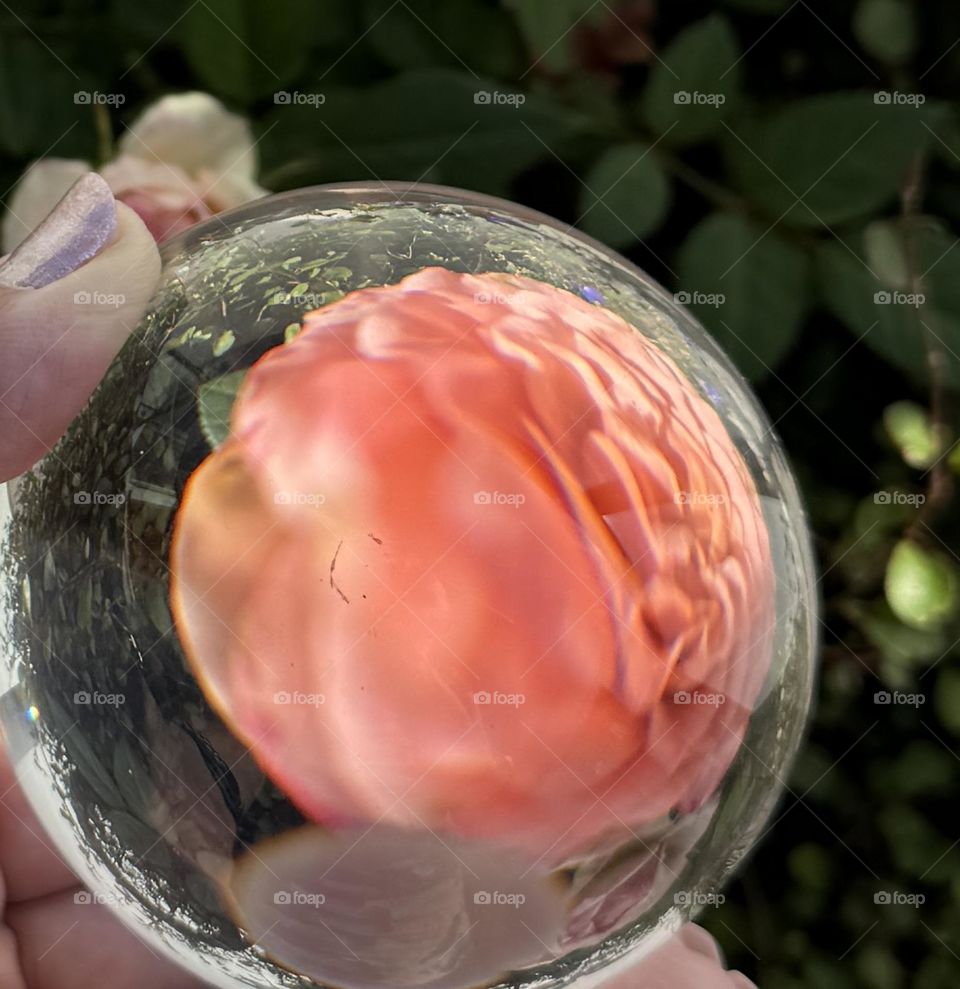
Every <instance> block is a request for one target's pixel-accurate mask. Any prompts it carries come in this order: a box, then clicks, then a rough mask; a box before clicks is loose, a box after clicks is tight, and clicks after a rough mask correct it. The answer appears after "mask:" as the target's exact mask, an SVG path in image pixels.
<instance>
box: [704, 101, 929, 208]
mask: <svg viewBox="0 0 960 989" xmlns="http://www.w3.org/2000/svg"><path fill="white" fill-rule="evenodd" d="M932 112H933V110H932V108H927V107H924V106H920V107H916V106H911V105H904V104H890V105H887V104H882V103H881V104H878V103H876V102H874V96H873V95H871V94H869V93H831V94H828V95H824V96H815V97H812V98H811V99H806V100H801V101H799V102H796V103H793V104H790V105H789V106H787V107H786V108H785V109H783V110H781V111H779V112H778V113H775V114H773V115H772V116H770V117H768V118H766V119H764V120H761V121H753V122H751V123H749V124H744V125H743V126H741V127H739V128H738V129H737V132H736V134H729V135H727V137H726V138H725V139H724V145H725V148H726V152H727V156H728V159H729V163H730V168H731V170H732V172H733V174H734V176H735V178H736V180H737V184H738V186H739V188H740V189H741V190H742V191H743V194H744V195H745V196H747V197H749V198H750V200H751V201H752V202H755V203H757V204H758V205H759V206H761V207H763V209H765V210H766V211H767V212H769V213H770V215H771V217H772V218H773V219H777V220H780V221H783V222H786V223H791V224H795V225H797V226H802V227H819V226H823V225H832V224H836V223H841V222H844V221H846V220H851V219H854V218H856V217H858V216H862V215H864V214H867V213H871V212H873V211H875V210H878V209H880V208H881V207H883V206H885V205H886V204H887V203H889V202H891V201H892V200H894V199H895V198H896V196H897V193H898V191H899V189H900V187H901V185H902V183H903V181H904V178H905V176H906V173H907V170H908V167H909V165H910V163H911V161H912V160H913V158H914V156H915V155H916V154H917V153H918V151H920V150H921V149H923V148H924V147H926V145H927V143H928V140H929V139H930V132H929V131H928V130H927V128H926V127H925V126H924V124H925V123H926V122H927V121H928V117H930V116H931V114H932Z"/></svg>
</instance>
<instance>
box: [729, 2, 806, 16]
mask: <svg viewBox="0 0 960 989" xmlns="http://www.w3.org/2000/svg"><path fill="white" fill-rule="evenodd" d="M795 2H796V0H726V4H727V6H728V7H735V8H736V9H737V10H746V11H748V12H749V13H751V14H781V13H783V12H784V11H785V10H787V9H788V8H790V7H792V6H793V5H794V3H795Z"/></svg>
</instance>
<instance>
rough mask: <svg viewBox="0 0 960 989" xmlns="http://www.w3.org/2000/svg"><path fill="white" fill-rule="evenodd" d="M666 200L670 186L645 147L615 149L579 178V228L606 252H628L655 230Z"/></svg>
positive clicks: (667, 207)
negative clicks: (617, 249) (581, 186)
mask: <svg viewBox="0 0 960 989" xmlns="http://www.w3.org/2000/svg"><path fill="white" fill-rule="evenodd" d="M670 196H671V189H670V181H669V179H668V178H667V176H666V175H665V174H664V171H663V169H662V168H661V167H660V164H659V162H658V161H657V159H656V158H655V157H654V155H653V154H652V153H651V149H650V146H649V145H648V144H644V143H642V142H634V143H631V144H619V145H615V146H614V147H612V148H609V149H608V150H607V151H606V152H604V154H602V155H601V156H600V158H599V159H598V160H597V161H596V162H595V163H594V165H593V167H592V168H591V169H590V170H589V171H588V172H587V174H586V176H585V177H584V189H583V191H582V193H581V196H580V210H581V217H580V219H579V220H578V225H579V226H580V228H581V229H582V230H584V231H586V232H587V233H588V234H590V235H591V236H593V237H596V238H597V239H598V240H602V241H603V242H604V243H606V244H609V245H610V246H611V247H621V248H622V247H627V246H629V245H630V244H633V243H635V242H636V241H638V240H642V239H643V238H644V237H646V236H647V234H649V233H652V232H653V231H654V230H656V229H657V227H659V226H660V224H661V223H662V222H663V219H664V217H665V216H666V214H667V210H668V209H669V208H670Z"/></svg>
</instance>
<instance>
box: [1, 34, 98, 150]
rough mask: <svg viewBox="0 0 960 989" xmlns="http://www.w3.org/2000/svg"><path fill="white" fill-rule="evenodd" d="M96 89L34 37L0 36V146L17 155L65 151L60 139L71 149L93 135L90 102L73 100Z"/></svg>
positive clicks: (81, 97)
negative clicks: (87, 136)
mask: <svg viewBox="0 0 960 989" xmlns="http://www.w3.org/2000/svg"><path fill="white" fill-rule="evenodd" d="M95 89H96V87H95V86H91V84H90V83H89V82H87V81H86V80H85V79H81V78H80V77H79V76H77V75H75V74H74V73H73V72H72V71H71V70H70V69H69V68H68V67H67V65H66V64H64V62H63V61H61V59H60V58H59V57H58V55H57V54H56V52H55V51H54V50H53V49H51V48H49V47H45V46H44V45H43V44H41V43H40V42H39V41H35V40H34V39H33V38H30V37H10V38H8V37H6V36H4V37H0V150H3V151H6V152H7V153H8V154H11V155H14V156H15V157H18V158H27V157H29V156H31V155H39V154H43V153H51V154H61V155H62V154H65V153H70V152H69V151H68V150H67V145H66V143H65V140H64V139H65V138H69V139H70V141H69V148H70V149H71V150H72V149H73V148H74V147H76V146H77V139H78V138H81V139H82V136H83V135H84V133H87V134H89V135H91V136H92V135H93V129H94V116H93V107H92V104H91V103H89V102H86V103H78V102H77V100H78V99H83V98H84V94H86V95H87V96H89V95H90V93H91V90H95ZM104 95H113V94H112V93H111V94H104ZM81 143H82V141H81ZM89 144H90V146H91V148H92V144H93V142H92V141H90V142H89ZM51 146H53V147H54V150H53V151H51Z"/></svg>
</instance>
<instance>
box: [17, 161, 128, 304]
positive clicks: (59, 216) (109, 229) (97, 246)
mask: <svg viewBox="0 0 960 989" xmlns="http://www.w3.org/2000/svg"><path fill="white" fill-rule="evenodd" d="M116 229H117V209H116V203H115V202H114V198H113V193H112V192H111V191H110V187H109V186H108V185H107V183H106V182H104V180H103V179H102V178H100V176H99V175H97V174H96V172H90V173H89V174H87V175H84V176H83V178H80V179H77V181H76V182H75V183H74V184H73V186H71V188H70V191H69V192H68V193H67V194H66V195H65V196H64V197H63V199H61V200H60V202H59V203H57V205H56V206H55V207H54V208H53V210H52V212H51V213H50V214H49V215H48V216H47V218H46V219H45V220H44V221H43V222H42V223H41V224H40V226H38V227H37V229H36V230H34V231H33V233H32V234H30V236H29V237H27V239H26V240H24V241H23V243H22V244H20V246H19V247H17V248H16V250H14V251H13V252H12V253H11V254H10V256H9V257H8V258H7V259H6V261H4V262H3V263H2V264H0V286H3V287H6V288H42V287H43V286H44V285H49V284H50V283H51V282H55V281H57V280H58V279H60V278H63V277H64V276H65V275H69V274H70V272H71V271H75V270H76V269H77V268H79V267H80V265H82V264H85V263H86V262H87V261H89V260H90V259H91V258H92V257H93V256H94V255H95V254H97V252H98V251H100V250H101V248H103V246H104V245H105V244H106V243H107V242H108V241H109V240H110V238H111V237H112V236H113V234H114V232H115V231H116Z"/></svg>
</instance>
